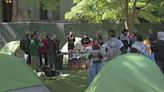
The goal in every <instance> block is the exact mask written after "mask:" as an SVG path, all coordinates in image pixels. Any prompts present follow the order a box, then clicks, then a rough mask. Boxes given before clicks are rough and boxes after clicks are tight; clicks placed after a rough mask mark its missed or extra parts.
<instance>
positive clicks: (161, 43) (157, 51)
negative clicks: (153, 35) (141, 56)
mask: <svg viewBox="0 0 164 92" xmlns="http://www.w3.org/2000/svg"><path fill="white" fill-rule="evenodd" d="M152 51H153V52H154V57H155V61H156V63H157V65H158V66H159V68H160V69H161V71H162V72H163V73H164V32H158V40H157V41H155V43H154V44H153V45H152Z"/></svg>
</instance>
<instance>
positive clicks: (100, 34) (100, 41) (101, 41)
mask: <svg viewBox="0 0 164 92" xmlns="http://www.w3.org/2000/svg"><path fill="white" fill-rule="evenodd" d="M95 38H96V39H98V43H99V45H100V46H101V45H103V44H104V39H103V37H102V33H101V31H98V32H96V34H95Z"/></svg>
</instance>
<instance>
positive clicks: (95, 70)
mask: <svg viewBox="0 0 164 92" xmlns="http://www.w3.org/2000/svg"><path fill="white" fill-rule="evenodd" d="M101 68H102V62H97V63H94V62H93V63H92V65H91V66H90V68H89V74H88V82H89V84H90V83H91V82H92V81H93V79H94V78H95V76H96V75H97V74H98V73H99V71H100V70H101Z"/></svg>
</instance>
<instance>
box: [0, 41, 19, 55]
mask: <svg viewBox="0 0 164 92" xmlns="http://www.w3.org/2000/svg"><path fill="white" fill-rule="evenodd" d="M19 44H20V41H10V42H8V43H7V44H5V46H3V47H2V48H1V49H0V53H3V54H8V55H13V54H14V53H15V51H16V50H17V49H18V48H19Z"/></svg>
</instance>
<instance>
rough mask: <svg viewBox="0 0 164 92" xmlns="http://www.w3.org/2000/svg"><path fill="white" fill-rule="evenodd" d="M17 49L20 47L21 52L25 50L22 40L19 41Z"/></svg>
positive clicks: (23, 40)
mask: <svg viewBox="0 0 164 92" xmlns="http://www.w3.org/2000/svg"><path fill="white" fill-rule="evenodd" d="M19 47H20V49H21V50H25V39H22V40H21V41H20V45H19Z"/></svg>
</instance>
